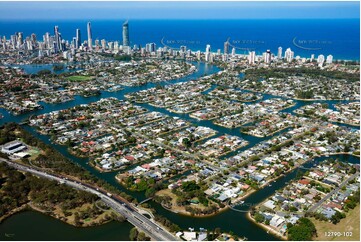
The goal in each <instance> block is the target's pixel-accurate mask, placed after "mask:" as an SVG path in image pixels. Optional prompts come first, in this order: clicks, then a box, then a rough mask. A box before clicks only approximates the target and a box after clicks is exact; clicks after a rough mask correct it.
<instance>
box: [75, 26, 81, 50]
mask: <svg viewBox="0 0 361 242" xmlns="http://www.w3.org/2000/svg"><path fill="white" fill-rule="evenodd" d="M80 46H81V35H80V29H76V40H75V48H76V49H79V47H80Z"/></svg>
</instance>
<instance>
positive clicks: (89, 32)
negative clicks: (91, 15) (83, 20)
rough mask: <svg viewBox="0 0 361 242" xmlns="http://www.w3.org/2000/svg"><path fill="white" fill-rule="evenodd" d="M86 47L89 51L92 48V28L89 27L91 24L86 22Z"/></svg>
mask: <svg viewBox="0 0 361 242" xmlns="http://www.w3.org/2000/svg"><path fill="white" fill-rule="evenodd" d="M87 26H88V47H89V49H92V48H93V39H92V27H91V23H90V22H88V25H87Z"/></svg>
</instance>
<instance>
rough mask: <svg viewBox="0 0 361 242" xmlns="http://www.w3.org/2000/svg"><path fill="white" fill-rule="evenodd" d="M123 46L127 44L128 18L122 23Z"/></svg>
mask: <svg viewBox="0 0 361 242" xmlns="http://www.w3.org/2000/svg"><path fill="white" fill-rule="evenodd" d="M123 46H129V25H128V20H127V21H125V23H124V24H123Z"/></svg>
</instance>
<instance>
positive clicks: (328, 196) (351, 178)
mask: <svg viewBox="0 0 361 242" xmlns="http://www.w3.org/2000/svg"><path fill="white" fill-rule="evenodd" d="M359 175H360V173H359V172H356V173H355V174H353V175H352V176H350V177H349V178H348V179H346V180H345V181H343V182H342V183H341V184H340V186H338V187H336V188H335V189H333V190H332V191H331V192H330V193H328V194H327V195H326V196H324V197H323V198H322V199H321V200H320V201H318V203H316V204H315V205H313V206H312V207H311V208H310V209H308V212H314V211H315V210H316V209H317V208H318V207H319V206H321V204H322V203H323V202H324V201H326V200H327V199H329V198H330V197H331V196H332V195H333V194H335V193H336V192H338V191H340V189H342V187H343V186H345V185H347V183H348V182H349V181H351V180H353V179H355V178H356V177H358V176H359Z"/></svg>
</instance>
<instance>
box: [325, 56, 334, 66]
mask: <svg viewBox="0 0 361 242" xmlns="http://www.w3.org/2000/svg"><path fill="white" fill-rule="evenodd" d="M332 61H333V56H332V55H328V56H327V59H326V63H327V64H332Z"/></svg>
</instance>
